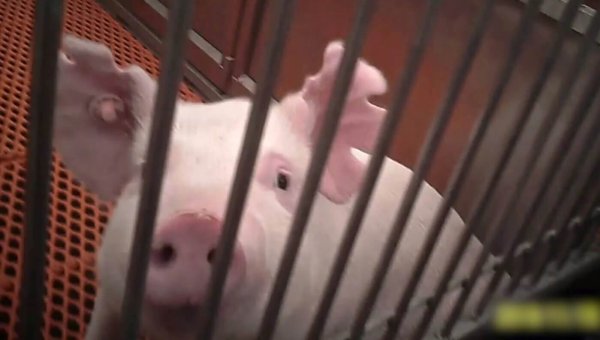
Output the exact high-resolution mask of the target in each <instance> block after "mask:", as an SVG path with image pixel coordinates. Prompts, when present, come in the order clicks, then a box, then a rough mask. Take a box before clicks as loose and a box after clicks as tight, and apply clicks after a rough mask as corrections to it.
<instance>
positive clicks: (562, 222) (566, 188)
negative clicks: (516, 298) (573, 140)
mask: <svg viewBox="0 0 600 340" xmlns="http://www.w3.org/2000/svg"><path fill="white" fill-rule="evenodd" d="M594 125H595V126H594V128H593V129H591V131H590V133H589V134H588V136H587V137H586V141H585V142H584V143H583V144H584V145H592V142H593V139H595V138H596V137H597V136H596V133H595V132H596V131H598V129H600V119H596V124H594ZM599 144H600V139H598V141H597V142H596V145H597V146H598V145H599ZM585 151H586V150H584V149H583V148H582V149H581V150H580V153H579V155H578V157H577V160H578V161H576V162H575V166H574V169H571V176H569V180H568V181H565V183H564V184H563V188H562V190H561V191H560V194H559V195H558V197H565V199H564V202H573V203H571V204H568V203H566V204H565V203H564V202H561V201H557V202H556V204H555V205H553V206H552V209H551V210H550V213H549V214H548V215H547V218H546V219H545V220H544V223H548V224H550V223H552V222H553V221H554V220H557V221H558V230H557V235H559V237H560V236H562V235H565V234H567V231H566V229H567V227H568V226H569V224H570V223H567V220H568V219H569V218H571V217H572V216H573V215H574V214H575V212H576V211H577V209H578V208H579V207H580V206H581V205H582V204H583V203H585V202H583V201H584V199H585V198H586V196H587V195H579V197H578V198H575V197H577V195H578V193H580V192H582V191H583V190H584V189H585V187H586V186H587V185H589V183H593V182H594V181H595V180H596V177H597V171H600V157H597V161H596V165H595V166H594V165H593V164H590V166H589V170H588V171H587V172H586V173H589V174H587V175H583V176H581V177H582V180H580V181H579V183H578V185H575V186H573V185H572V182H573V181H574V180H575V179H576V178H577V175H578V173H577V171H575V170H576V169H575V168H577V167H578V166H579V164H583V163H584V159H585V158H586V154H587V153H586V152H585ZM561 206H562V207H563V209H561ZM556 211H559V212H560V213H559V214H558V215H557V214H556V213H555V212H556ZM555 216H556V217H555ZM542 225H544V224H542ZM576 230H577V228H574V229H573V230H569V231H568V235H567V239H566V241H565V242H564V243H565V244H564V245H563V246H562V247H560V250H558V251H557V252H556V253H557V254H558V256H557V257H556V258H557V259H558V261H557V264H561V263H564V262H563V259H564V258H566V257H567V255H568V253H569V250H570V249H571V245H572V242H573V241H574V237H573V236H574V235H572V233H574V232H575V231H576ZM554 255H555V254H553V253H552V252H550V251H547V252H545V253H544V254H542V257H541V261H540V262H539V263H538V266H537V268H535V269H534V270H533V275H532V277H531V280H530V284H531V285H535V284H537V283H538V282H539V280H540V278H541V277H542V274H543V273H544V271H545V269H546V268H547V266H548V264H549V263H550V261H551V258H552V257H554ZM557 267H558V268H561V267H562V266H560V265H558V266H557Z"/></svg>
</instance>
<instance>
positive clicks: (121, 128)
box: [53, 35, 493, 340]
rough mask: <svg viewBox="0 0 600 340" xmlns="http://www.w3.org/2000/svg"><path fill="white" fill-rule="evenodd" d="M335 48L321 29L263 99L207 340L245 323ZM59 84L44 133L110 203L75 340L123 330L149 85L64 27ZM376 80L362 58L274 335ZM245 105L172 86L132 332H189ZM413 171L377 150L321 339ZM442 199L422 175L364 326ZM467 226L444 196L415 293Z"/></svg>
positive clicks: (390, 296)
mask: <svg viewBox="0 0 600 340" xmlns="http://www.w3.org/2000/svg"><path fill="white" fill-rule="evenodd" d="M343 51H344V44H343V43H342V42H340V41H332V42H330V43H329V44H328V45H327V47H326V49H325V51H324V54H323V64H322V67H321V69H320V70H318V72H317V73H315V74H313V75H310V76H308V77H307V78H306V79H305V82H304V84H303V86H302V88H301V89H299V90H298V91H297V92H293V93H289V94H288V95H286V96H285V97H284V98H283V99H282V100H281V101H280V102H277V103H273V104H272V105H271V106H270V108H269V112H268V119H267V122H266V125H265V131H264V135H263V140H262V143H261V146H260V149H259V153H258V157H257V161H256V168H255V172H254V176H253V177H252V183H251V186H250V189H249V191H248V199H247V203H246V206H245V209H244V212H243V215H242V218H241V222H240V229H239V235H238V237H237V239H236V244H235V247H234V249H233V257H232V263H231V266H230V267H229V270H228V275H227V280H226V284H225V287H224V294H223V299H222V301H221V305H220V308H219V311H218V315H217V324H216V328H215V339H250V338H254V337H255V336H256V332H257V330H258V327H259V325H260V322H261V318H262V315H263V312H264V309H265V306H266V303H267V302H268V298H269V294H270V290H271V288H272V284H273V281H274V277H275V275H276V273H277V270H278V266H279V261H280V257H281V254H282V252H283V248H284V245H285V240H286V237H287V234H288V231H289V228H290V224H291V220H292V218H293V216H294V210H295V207H296V205H297V203H298V199H299V195H300V192H301V188H302V185H303V183H304V180H305V175H306V171H307V167H308V164H309V160H310V157H311V153H312V151H313V149H312V148H313V146H314V144H315V139H316V138H317V136H318V135H319V131H320V128H321V125H322V121H323V116H324V112H325V109H326V106H327V103H328V100H329V98H330V94H331V90H332V87H333V82H334V79H335V75H336V72H337V68H338V66H339V63H340V60H341V57H342V55H343ZM57 82H58V83H57V86H58V87H57V97H56V108H55V115H56V116H55V124H54V137H53V143H54V147H55V148H56V150H57V151H58V153H59V155H60V158H61V160H62V161H63V162H64V164H65V165H66V166H67V167H68V169H69V170H70V171H72V172H73V173H74V174H75V176H76V178H77V179H78V180H79V181H80V182H81V183H82V184H83V185H84V186H85V187H86V188H88V189H89V190H90V191H92V192H94V193H95V194H97V195H98V197H99V198H101V199H104V200H108V201H114V202H115V206H114V211H113V213H112V216H111V218H110V220H109V222H108V224H107V226H106V229H105V232H104V235H103V238H102V241H101V246H100V249H99V251H98V254H97V269H98V283H99V284H98V291H97V296H96V300H95V305H94V309H93V312H92V317H91V321H90V324H89V325H88V327H87V330H86V339H89V340H94V339H110V338H113V337H115V336H118V332H119V325H120V323H121V318H122V317H123V316H122V315H119V314H120V306H121V303H122V301H123V294H124V288H125V282H126V273H127V268H128V265H129V257H130V250H131V245H132V238H133V234H134V233H133V232H134V224H135V216H136V211H137V204H138V201H139V198H140V189H141V185H142V172H143V169H144V167H145V155H146V152H147V150H146V148H147V143H148V140H149V131H150V122H151V118H152V117H151V113H152V109H153V102H154V96H155V94H156V90H157V84H156V81H155V79H153V78H152V77H151V76H150V75H149V74H147V73H146V72H145V71H144V70H143V69H142V68H140V67H139V66H137V65H129V66H127V67H120V66H118V65H117V64H116V63H115V61H114V58H113V55H112V52H111V51H110V50H109V48H108V47H106V46H105V45H103V44H100V43H97V42H93V41H89V40H85V39H82V38H79V37H76V36H74V35H65V36H64V37H63V43H62V48H61V50H60V51H59V64H58V80H57ZM387 87H388V84H387V81H386V79H385V77H384V76H383V74H382V73H381V72H380V71H379V70H378V69H377V68H375V67H374V66H372V65H371V64H369V63H368V62H367V61H365V60H363V59H359V60H358V63H357V65H356V70H355V73H354V76H353V79H352V82H351V84H350V90H349V94H348V97H347V99H346V102H345V106H344V109H343V113H342V117H341V121H340V125H339V130H338V132H337V134H336V136H335V139H334V142H333V146H332V149H331V152H330V156H329V159H328V161H327V163H326V167H325V171H324V174H323V176H322V178H321V181H320V184H319V190H318V194H317V196H316V198H315V200H314V207H313V211H312V213H311V215H310V217H309V219H308V224H307V228H306V232H305V236H304V239H303V243H302V245H301V247H300V250H299V253H298V259H297V262H296V265H295V267H294V270H293V272H292V276H291V280H290V284H289V287H288V291H287V294H286V298H285V301H284V304H283V306H282V309H281V312H280V315H279V319H278V323H277V326H276V329H275V333H274V338H275V339H300V338H303V337H305V336H306V332H307V330H308V327H309V325H310V323H311V320H312V317H313V315H314V312H315V309H316V307H317V306H318V303H319V301H320V298H321V294H322V292H323V288H324V285H325V282H326V280H327V278H328V275H329V273H330V270H331V266H332V263H333V260H334V258H335V254H336V249H337V247H338V245H339V243H340V240H341V237H342V234H343V233H344V230H345V226H346V223H347V221H348V218H349V215H350V212H351V211H352V208H353V203H354V201H355V199H356V195H357V192H358V191H359V190H360V188H361V183H362V177H363V175H364V172H365V169H366V165H367V164H368V161H369V159H370V154H369V152H370V151H371V150H372V147H373V144H374V141H375V139H376V136H377V134H378V132H379V127H380V125H381V121H382V119H383V118H384V117H385V115H386V114H387V112H386V110H385V109H384V108H381V107H378V106H376V105H374V104H372V103H371V102H370V101H369V98H370V97H371V96H375V95H380V94H382V93H384V92H386V91H387ZM251 106H252V101H251V99H249V98H244V97H236V98H228V99H224V100H221V101H219V102H214V103H193V102H186V101H184V100H181V99H178V100H177V103H176V109H175V117H174V123H173V126H172V138H171V141H170V146H169V150H168V157H167V161H166V164H165V175H164V178H163V183H164V184H163V191H162V195H161V198H160V201H159V208H158V211H157V221H156V228H155V233H154V234H153V240H152V248H151V254H150V260H149V268H148V274H147V277H146V281H145V284H146V286H145V292H144V300H143V306H142V312H141V313H142V314H141V332H142V334H144V335H145V336H146V337H147V338H148V339H194V338H195V337H196V336H197V335H196V332H197V329H198V326H199V320H200V319H201V314H200V313H201V311H202V308H201V307H202V306H203V303H204V301H205V300H206V298H207V294H208V292H207V284H208V280H209V276H210V266H211V262H212V260H213V257H214V250H215V247H216V245H217V242H218V239H219V236H220V232H221V223H222V221H223V216H224V213H225V209H226V204H227V198H228V194H229V190H230V188H231V183H232V179H233V178H234V175H235V167H236V164H237V158H238V155H239V150H240V148H241V147H242V138H243V136H244V132H245V128H246V124H247V120H248V115H249V111H250V108H251ZM165 128H167V127H165ZM411 175H412V171H411V170H410V169H409V168H407V167H405V166H404V165H402V164H400V163H398V162H396V161H394V160H392V159H390V158H386V159H385V162H384V165H383V168H382V171H381V174H380V178H379V180H378V182H377V185H376V188H375V190H374V193H373V197H372V199H371V202H370V205H369V207H368V210H367V213H366V215H365V220H364V223H363V225H362V228H361V231H360V232H359V234H358V238H357V242H356V244H355V247H354V250H353V252H352V254H351V257H350V260H349V263H348V267H347V269H346V272H345V275H344V278H343V280H342V283H341V285H340V287H339V290H338V292H337V295H336V299H335V302H334V304H333V307H332V310H331V314H330V316H329V318H328V320H327V323H326V328H325V331H324V337H325V338H338V337H342V336H344V335H346V334H347V333H346V332H348V330H349V329H350V326H351V325H352V322H353V320H354V317H355V315H356V312H357V310H358V307H359V305H360V302H361V301H362V298H363V296H364V294H365V292H366V289H367V287H368V286H369V284H370V283H371V280H372V275H373V272H374V269H375V267H376V264H377V262H378V259H379V257H380V255H381V249H382V248H383V245H384V244H385V242H386V240H387V238H388V233H389V231H390V229H391V227H392V225H393V222H394V216H395V214H396V211H397V209H398V207H399V205H400V204H401V202H402V200H403V195H404V192H405V190H406V187H407V185H408V183H409V181H410V179H411ZM441 198H442V197H441V196H440V194H439V193H438V192H437V191H436V190H435V189H434V188H433V187H432V186H430V185H429V184H428V183H423V186H422V188H421V190H420V193H419V195H418V199H417V201H416V203H415V206H414V210H413V213H412V214H411V217H410V219H409V221H408V225H407V228H406V230H405V235H404V237H403V239H402V241H401V242H400V245H399V248H398V251H397V252H396V255H395V257H394V261H393V263H392V266H391V268H390V270H389V273H388V275H387V276H386V280H385V282H384V284H383V287H382V290H381V292H380V294H379V296H378V299H377V302H376V304H375V307H374V310H373V313H372V314H371V318H370V321H369V324H368V327H367V330H366V332H365V339H374V338H377V337H378V336H380V335H381V334H382V332H383V331H384V330H385V324H386V319H387V318H389V317H390V316H392V315H393V311H394V308H395V305H396V304H397V301H398V300H399V298H400V296H401V294H402V291H403V287H404V286H405V285H406V283H407V280H408V278H409V276H410V273H411V272H412V268H413V266H414V262H415V258H416V257H417V254H418V253H419V251H420V249H421V247H422V244H423V242H424V239H425V237H426V235H427V231H428V228H429V226H430V224H431V222H432V219H433V216H434V213H435V211H436V209H437V207H438V205H439V203H440V201H441ZM463 228H464V222H463V221H462V219H461V217H460V216H459V215H458V214H457V212H456V211H454V210H452V211H451V212H450V214H449V216H448V219H447V221H446V225H445V227H444V231H443V232H442V234H441V237H440V240H439V241H438V244H437V246H436V248H435V250H434V253H433V254H432V258H431V260H430V263H429V265H428V266H427V268H426V270H425V272H424V276H423V278H422V280H421V283H420V285H419V288H418V291H417V293H418V294H417V296H420V297H424V296H426V295H428V294H431V293H432V292H433V289H434V288H435V287H436V285H437V283H438V280H439V278H440V275H441V270H442V268H443V266H444V265H445V264H446V263H447V261H448V260H449V256H450V253H451V251H452V249H453V248H454V245H455V244H456V241H457V237H458V235H460V233H461V231H462V230H463ZM481 249H482V246H481V244H480V243H479V242H478V241H477V239H475V238H472V239H471V241H470V243H469V245H468V249H467V250H466V255H465V257H464V258H463V262H462V263H461V266H460V268H459V270H458V275H461V276H460V277H464V276H465V275H466V274H467V273H468V272H469V271H470V269H471V268H472V266H473V263H474V259H475V257H476V255H477V254H479V252H480V251H481ZM490 259H493V258H492V257H490ZM457 277H458V276H457ZM488 279H489V275H485V276H484V277H483V278H482V279H480V280H479V281H478V282H479V284H478V285H477V286H476V294H474V296H478V294H480V292H481V288H482V287H481V286H482V284H483V283H485V282H487V280H488ZM455 298H456V292H454V293H452V294H449V295H448V297H446V298H445V299H444V300H443V303H442V304H441V307H440V311H439V312H437V313H436V316H435V319H434V322H433V325H434V326H439V325H440V323H441V322H443V321H444V320H445V318H446V317H447V313H448V310H449V308H450V306H451V305H452V302H453V301H454V299H455ZM476 300H477V299H471V301H476ZM470 305H471V304H470ZM421 312H422V308H421V309H416V310H411V311H410V312H409V314H408V316H407V318H406V319H405V322H404V325H403V327H402V329H401V332H400V334H399V337H400V338H405V337H407V336H409V335H410V332H411V331H412V330H413V328H414V326H415V324H416V323H417V321H418V320H419V316H420V315H421Z"/></svg>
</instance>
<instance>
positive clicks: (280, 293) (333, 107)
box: [258, 0, 378, 340]
mask: <svg viewBox="0 0 600 340" xmlns="http://www.w3.org/2000/svg"><path fill="white" fill-rule="evenodd" d="M377 2H378V1H376V0H361V1H360V3H359V5H358V14H357V17H356V19H355V21H354V25H353V27H352V31H351V33H350V36H349V37H348V39H347V41H346V50H345V51H344V55H343V56H342V61H341V62H340V66H339V69H338V71H337V75H336V79H335V82H334V85H333V90H332V93H331V100H330V101H329V103H328V106H327V110H326V111H325V118H324V121H323V126H322V129H321V131H320V133H319V138H318V140H317V142H316V144H315V149H314V151H313V154H312V156H311V160H310V164H309V167H308V172H307V175H306V179H305V182H304V185H303V187H302V193H301V195H300V199H299V201H298V206H297V207H296V211H295V213H294V219H293V221H292V224H291V228H290V232H289V234H288V238H287V240H286V244H285V249H284V252H283V256H282V258H281V261H280V263H279V269H278V271H277V275H276V277H275V283H274V284H273V289H272V291H271V294H270V296H269V302H268V304H267V308H266V310H265V313H264V315H263V319H262V322H261V326H260V330H259V335H258V339H261V340H267V339H270V338H271V337H272V336H273V333H274V331H275V326H276V324H277V319H278V316H279V310H280V308H281V304H282V302H283V299H284V297H285V292H286V290H287V286H288V282H289V279H290V275H291V273H292V270H293V268H294V264H295V262H296V257H297V253H298V250H299V248H300V245H301V243H302V237H303V236H304V230H305V229H306V223H307V222H308V217H309V216H310V213H311V210H312V206H313V201H314V198H315V195H316V193H317V189H318V186H319V182H320V179H321V175H322V173H323V170H324V168H325V162H326V161H327V158H328V156H329V150H330V148H331V145H332V142H333V139H334V137H335V133H336V130H337V126H338V122H339V120H340V117H341V116H342V113H343V107H344V104H345V102H346V97H347V95H348V92H349V90H350V83H351V81H352V79H353V77H354V70H355V69H356V63H357V60H358V57H359V54H360V50H361V48H362V45H363V42H364V38H365V36H366V33H367V31H368V28H369V23H370V21H371V18H372V17H373V13H374V12H375V6H376V4H377Z"/></svg>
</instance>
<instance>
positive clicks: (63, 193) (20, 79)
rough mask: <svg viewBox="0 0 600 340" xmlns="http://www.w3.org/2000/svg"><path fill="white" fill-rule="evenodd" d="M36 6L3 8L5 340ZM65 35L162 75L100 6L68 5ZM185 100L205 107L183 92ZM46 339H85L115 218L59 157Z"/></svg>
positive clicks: (11, 327) (1, 329) (1, 285)
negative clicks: (104, 241)
mask: <svg viewBox="0 0 600 340" xmlns="http://www.w3.org/2000/svg"><path fill="white" fill-rule="evenodd" d="M34 3H35V1H33V0H19V1H15V0H0V65H1V66H0V188H1V189H0V339H16V337H17V336H16V325H17V321H18V320H17V313H16V311H17V307H18V306H17V305H18V300H17V297H18V294H19V286H20V282H19V280H20V266H21V262H22V258H23V256H22V250H23V240H22V235H23V221H24V216H23V212H24V200H23V197H24V188H25V175H26V173H25V166H26V165H25V164H26V163H25V155H26V145H27V143H26V138H27V112H28V109H29V100H30V98H29V86H30V80H31V74H30V69H29V67H30V62H31V60H30V52H31V50H32V35H33V17H34ZM65 10H66V12H65V16H64V31H65V32H69V33H72V34H76V35H78V36H80V37H84V38H87V39H91V40H94V41H99V42H102V43H105V44H106V45H107V46H109V47H110V48H111V49H112V50H113V52H114V54H115V58H116V60H117V63H119V64H120V65H125V64H131V63H135V64H138V65H140V66H142V67H144V68H145V69H146V70H147V71H148V72H149V73H150V74H152V75H154V76H157V75H158V66H159V62H158V59H157V57H156V56H155V55H154V54H153V53H152V52H150V51H149V50H148V49H147V48H145V47H144V46H143V45H142V44H141V43H140V42H139V41H137V40H136V38H135V37H134V36H133V35H132V34H131V33H130V32H128V31H127V30H126V29H125V28H124V27H123V26H122V25H121V24H120V23H119V22H117V21H116V20H115V19H114V18H113V17H112V16H111V15H109V14H108V13H107V12H106V11H104V10H103V9H102V8H101V7H100V5H99V4H97V3H96V1H94V0H68V1H66V4H65ZM180 94H181V96H182V97H183V98H186V99H189V100H194V101H199V100H200V97H199V96H198V95H197V94H196V93H194V92H193V91H192V90H191V89H190V87H188V86H186V85H185V84H183V85H182V87H181V91H180ZM50 194H51V198H50V202H49V203H50V207H51V208H50V216H49V217H50V218H49V219H50V223H49V225H48V228H50V238H49V240H48V246H49V247H48V250H49V252H48V254H47V259H48V266H47V269H46V288H47V295H46V310H45V314H44V315H45V321H44V329H43V333H44V338H46V339H81V338H82V337H83V335H84V332H85V325H86V324H87V323H88V321H89V319H90V315H91V311H92V308H93V304H94V294H95V289H96V286H95V285H96V281H95V266H94V262H95V255H94V254H95V250H96V248H97V247H98V245H99V241H100V237H101V233H102V230H103V227H104V225H105V223H106V221H107V219H108V217H109V214H110V212H111V208H112V206H111V204H110V203H109V202H103V201H100V200H99V199H98V198H97V197H95V196H94V195H93V194H92V193H90V192H88V191H86V189H85V188H83V187H82V186H81V185H80V184H79V183H78V182H77V181H76V180H75V179H74V178H73V175H72V173H71V172H69V171H68V170H67V169H66V168H65V167H64V166H63V164H62V163H61V161H60V156H59V155H57V154H56V153H55V154H54V157H53V167H52V184H51V193H50Z"/></svg>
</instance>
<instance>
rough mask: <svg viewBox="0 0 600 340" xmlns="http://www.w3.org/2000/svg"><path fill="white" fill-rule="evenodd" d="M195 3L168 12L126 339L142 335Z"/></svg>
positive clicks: (124, 309)
mask: <svg viewBox="0 0 600 340" xmlns="http://www.w3.org/2000/svg"><path fill="white" fill-rule="evenodd" d="M193 4H194V1H192V0H185V1H183V0H182V1H175V2H173V4H172V5H171V9H170V11H169V20H168V22H167V37H166V41H165V45H164V46H165V50H164V52H163V56H162V58H161V65H160V75H159V78H158V89H157V93H156V101H155V103H154V111H153V116H152V117H153V118H152V126H151V130H150V140H149V142H148V149H147V151H146V166H145V167H144V170H143V171H144V172H143V183H142V188H141V196H140V201H139V205H138V210H137V216H136V223H135V232H134V239H133V244H132V250H131V255H130V258H129V268H128V271H127V283H126V286H125V295H124V299H123V304H122V306H121V313H122V314H121V315H124V316H126V317H125V318H123V323H122V334H121V335H122V337H123V339H137V337H138V335H139V324H140V308H141V305H142V299H143V295H144V291H145V286H146V282H145V281H146V273H147V272H148V259H149V255H150V247H151V241H152V235H153V234H154V228H155V222H156V215H157V211H158V203H159V202H158V201H159V198H160V194H161V190H162V178H163V174H164V168H165V160H166V156H167V152H168V148H169V144H170V139H171V126H172V122H173V118H174V115H175V101H176V99H177V93H178V92H177V91H178V88H179V83H180V82H181V79H182V68H183V67H182V65H183V54H184V53H183V52H184V46H185V43H186V37H187V34H186V33H187V31H188V30H189V27H190V26H191V19H192V13H193V12H194V11H193Z"/></svg>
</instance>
